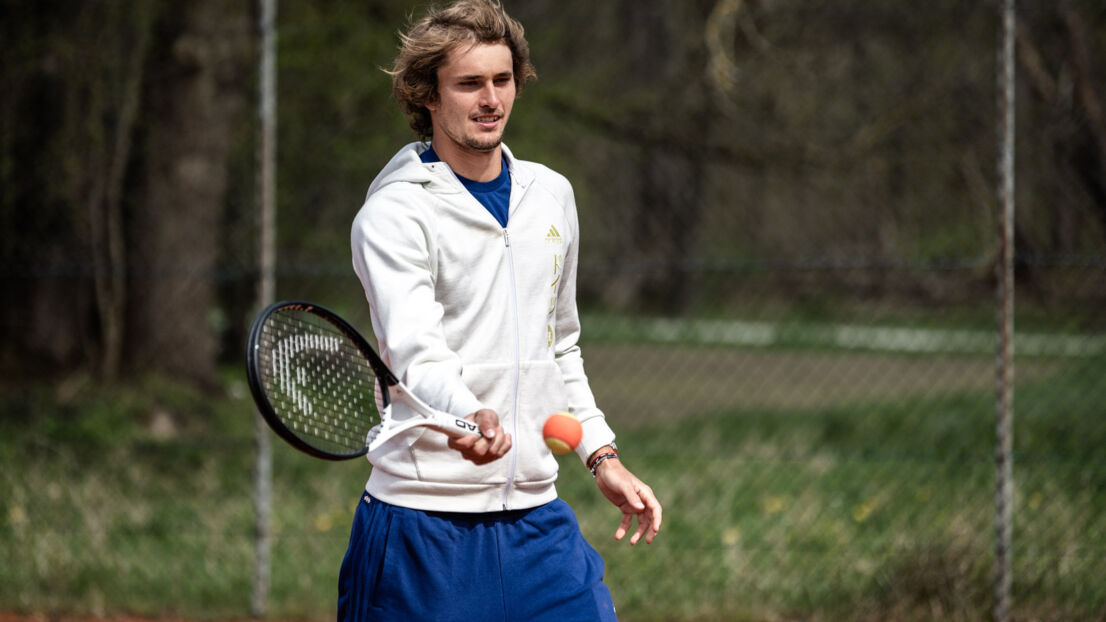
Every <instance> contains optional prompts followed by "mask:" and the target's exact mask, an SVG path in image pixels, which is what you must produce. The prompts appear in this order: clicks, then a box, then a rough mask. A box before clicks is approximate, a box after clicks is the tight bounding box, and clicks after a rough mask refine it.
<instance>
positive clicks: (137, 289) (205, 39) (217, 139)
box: [129, 0, 250, 383]
mask: <svg viewBox="0 0 1106 622" xmlns="http://www.w3.org/2000/svg"><path fill="white" fill-rule="evenodd" d="M175 10H178V11H182V12H183V14H182V15H180V16H179V19H173V20H168V21H167V22H166V23H170V24H179V25H180V30H179V31H178V32H175V33H172V34H171V35H170V36H169V37H166V38H164V39H163V40H165V41H167V42H168V43H167V45H168V49H167V50H164V53H165V54H167V55H168V58H165V59H164V61H163V63H162V64H161V67H162V68H163V69H162V72H161V74H160V75H159V76H157V80H156V81H155V80H151V82H152V84H151V89H150V91H149V92H150V93H151V101H150V105H149V118H150V120H151V122H150V124H149V133H148V136H147V138H146V149H145V151H146V178H145V196H144V200H143V202H142V205H141V206H140V207H139V208H138V209H137V210H136V213H135V218H134V228H133V230H132V236H133V240H132V247H133V249H134V257H135V258H136V260H135V262H133V263H132V266H133V267H134V271H133V277H132V291H133V296H132V297H131V305H132V307H131V313H132V322H131V326H130V328H131V339H130V340H129V342H130V344H131V355H132V357H131V360H132V362H133V364H134V365H136V366H138V368H139V369H143V370H154V371H159V372H164V373H170V374H174V375H176V376H178V377H183V378H187V379H190V380H193V381H197V382H200V383H212V382H214V380H215V362H216V356H217V354H218V352H217V350H218V348H217V343H218V341H217V338H216V335H215V332H214V330H213V327H212V323H211V319H212V314H213V311H214V309H215V308H216V304H215V303H216V301H215V291H216V277H217V275H216V274H215V267H216V259H217V257H218V250H219V248H218V241H219V235H218V231H219V227H220V225H221V222H222V217H221V216H222V210H223V204H224V199H225V195H226V189H227V175H228V163H229V157H230V153H231V147H232V144H233V138H234V130H235V128H236V127H237V125H236V120H237V118H238V117H239V115H240V114H241V112H242V110H243V108H244V104H245V100H246V97H245V94H246V90H247V88H248V86H247V85H248V84H250V82H249V81H248V80H247V79H246V76H247V75H248V73H247V67H248V64H247V62H248V59H249V56H250V54H249V50H250V46H249V43H250V29H249V15H248V11H247V10H246V5H245V3H241V2H229V1H223V0H200V1H196V2H189V3H183V4H181V5H177V7H176V9H175Z"/></svg>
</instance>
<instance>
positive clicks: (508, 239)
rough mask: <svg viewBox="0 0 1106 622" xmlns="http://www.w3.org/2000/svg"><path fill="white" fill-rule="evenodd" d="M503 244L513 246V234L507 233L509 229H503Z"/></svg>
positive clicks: (508, 246)
mask: <svg viewBox="0 0 1106 622" xmlns="http://www.w3.org/2000/svg"><path fill="white" fill-rule="evenodd" d="M503 244H504V246H506V247H507V248H511V236H510V234H508V233H507V230H506V229H504V230H503Z"/></svg>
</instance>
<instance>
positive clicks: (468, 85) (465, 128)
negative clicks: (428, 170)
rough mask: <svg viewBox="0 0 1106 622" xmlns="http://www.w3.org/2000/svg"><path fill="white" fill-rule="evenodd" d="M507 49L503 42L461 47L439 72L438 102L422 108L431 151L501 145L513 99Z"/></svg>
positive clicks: (485, 149) (482, 150)
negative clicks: (430, 133) (431, 138)
mask: <svg viewBox="0 0 1106 622" xmlns="http://www.w3.org/2000/svg"><path fill="white" fill-rule="evenodd" d="M512 60H513V59H512V57H511V49H510V48H509V47H507V45H506V44H505V43H491V44H489V43H479V44H477V45H474V46H461V47H458V48H456V49H454V50H453V51H451V52H450V53H449V56H447V57H446V62H445V63H444V64H443V65H442V66H441V67H440V68H439V69H438V100H437V101H436V102H433V103H431V104H427V106H426V107H427V109H428V110H430V119H431V122H432V124H433V126H434V148H435V150H436V151H439V155H441V151H442V150H451V149H454V148H459V149H460V150H463V151H471V152H478V153H490V152H494V151H496V150H497V149H498V148H499V144H500V143H501V142H502V141H503V130H504V128H505V127H506V126H507V119H508V118H509V117H510V115H511V106H512V105H513V104H514V101H515V77H514V69H513V67H514V65H513V62H512Z"/></svg>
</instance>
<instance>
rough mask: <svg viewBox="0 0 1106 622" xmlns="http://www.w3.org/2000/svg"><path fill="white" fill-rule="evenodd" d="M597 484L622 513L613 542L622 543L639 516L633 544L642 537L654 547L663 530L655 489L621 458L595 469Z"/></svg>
mask: <svg viewBox="0 0 1106 622" xmlns="http://www.w3.org/2000/svg"><path fill="white" fill-rule="evenodd" d="M595 483H596V484H597V485H598V486H599V490H600V491H601V492H602V493H603V496H605V497H607V499H608V500H609V501H610V502H611V503H613V504H615V505H616V506H618V509H619V510H622V522H621V523H619V525H618V529H617V530H615V532H614V539H615V540H621V539H622V538H623V537H624V536H625V535H626V533H627V532H629V531H630V528H631V527H633V523H634V517H637V529H636V530H634V534H633V535H632V536H630V544H631V545H634V544H637V543H638V541H639V540H641V537H642V536H643V535H644V536H645V543H646V544H652V543H653V538H656V537H657V532H659V531H660V529H661V504H660V501H657V497H656V496H655V495H654V494H653V489H652V488H650V487H649V486H646V485H645V482H643V481H641V480H640V479H638V478H637V477H635V476H634V474H633V473H631V472H630V471H629V470H628V469H627V468H626V467H625V466H623V465H622V461H621V460H619V459H618V458H613V459H610V460H604V461H603V462H602V463H600V465H599V467H598V468H596V470H595Z"/></svg>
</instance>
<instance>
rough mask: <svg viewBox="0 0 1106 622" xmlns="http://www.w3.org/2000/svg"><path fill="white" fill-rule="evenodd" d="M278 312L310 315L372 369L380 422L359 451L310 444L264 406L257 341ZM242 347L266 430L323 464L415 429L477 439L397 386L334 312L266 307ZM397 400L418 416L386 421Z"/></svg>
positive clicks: (474, 429) (462, 423)
mask: <svg viewBox="0 0 1106 622" xmlns="http://www.w3.org/2000/svg"><path fill="white" fill-rule="evenodd" d="M282 309H293V310H296V311H302V312H305V313H310V314H312V315H314V316H316V317H318V318H320V319H322V320H324V321H326V322H328V323H329V324H330V325H331V326H333V327H334V328H336V329H337V330H338V332H340V333H341V334H342V335H343V336H345V337H346V338H347V339H348V340H349V341H350V342H351V343H352V344H353V345H354V346H355V347H356V348H357V349H358V350H359V351H360V352H361V354H362V356H364V357H365V360H366V362H368V364H369V367H371V368H372V370H373V373H374V374H375V375H376V382H377V388H378V389H379V390H378V391H376V398H377V407H378V410H379V411H380V412H379V414H380V423H379V424H377V425H375V426H372V427H371V428H370V429H369V430H366V438H365V444H364V447H362V448H360V449H359V450H355V451H352V452H346V453H336V452H332V451H327V450H324V449H321V448H319V447H316V446H314V445H312V444H311V443H309V442H307V441H305V440H304V439H303V438H301V437H300V436H299V435H297V434H296V433H295V432H294V431H293V430H292V429H290V428H289V427H288V426H287V425H285V423H284V421H283V420H282V419H281V417H280V415H279V414H278V413H277V412H276V409H275V408H274V406H273V404H272V403H271V402H270V401H269V398H268V394H267V391H266V389H265V383H264V381H263V379H262V377H261V361H260V349H261V347H260V339H261V334H262V332H263V330H264V327H265V324H266V321H267V320H268V318H269V317H270V316H272V315H273V314H274V313H277V312H279V311H280V310H282ZM246 344H247V345H246V378H247V382H248V383H249V386H250V392H251V393H252V394H253V398H254V402H255V403H256V405H257V407H258V411H259V412H260V413H261V416H262V417H263V418H264V419H265V422H266V423H268V424H269V427H270V428H272V430H273V432H275V433H276V434H277V435H278V436H280V437H281V438H282V439H284V441H285V442H287V443H288V444H290V445H291V446H293V447H295V448H296V449H298V450H300V451H302V452H303V453H305V454H308V455H310V456H314V457H316V458H322V459H324V460H348V459H351V458H357V457H360V456H363V455H365V454H366V453H368V452H370V451H373V450H375V449H377V448H378V447H380V446H381V445H383V444H384V443H385V442H387V441H388V440H390V439H392V438H394V437H395V436H397V435H398V434H401V433H402V432H405V431H407V430H410V429H412V428H415V427H420V426H427V427H430V428H433V429H435V430H438V431H440V432H444V433H445V434H447V435H449V436H452V437H454V438H460V437H462V436H468V435H471V434H480V428H479V427H478V426H477V425H476V424H475V423H473V422H472V421H469V420H467V419H462V418H460V417H457V416H455V415H451V414H448V413H445V412H442V411H440V410H436V409H434V408H432V407H430V406H429V405H427V404H426V403H425V402H423V401H422V400H420V399H419V398H418V397H417V396H416V395H414V394H413V393H411V391H410V390H409V389H408V388H407V387H406V386H405V385H404V384H403V383H402V382H400V381H399V378H397V377H396V376H395V374H393V373H392V371H391V370H390V369H388V366H387V365H386V364H385V363H384V361H383V360H382V359H381V358H380V356H379V355H378V354H377V353H376V350H374V349H373V347H372V345H370V344H369V342H368V341H367V340H366V339H365V338H364V337H363V336H362V335H361V333H359V332H358V331H357V329H356V328H354V327H353V326H352V325H351V324H350V323H349V322H347V321H345V320H344V319H342V317H341V316H339V315H338V314H337V313H335V312H333V311H331V310H330V309H327V308H326V307H324V306H322V305H318V304H315V303H313V302H307V301H304V300H285V301H281V302H276V303H273V304H271V305H269V306H268V307H266V308H265V309H263V310H262V311H261V312H260V313H258V315H257V317H255V318H254V321H253V324H252V325H251V327H250V333H249V338H248V339H247V342H246ZM396 401H399V402H402V403H404V404H406V405H408V406H410V407H411V408H412V410H414V411H415V412H416V413H418V415H420V416H418V417H412V418H410V419H408V420H405V421H402V422H397V421H394V420H393V419H392V416H391V415H392V412H391V411H392V404H393V403H395V402H396Z"/></svg>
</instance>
